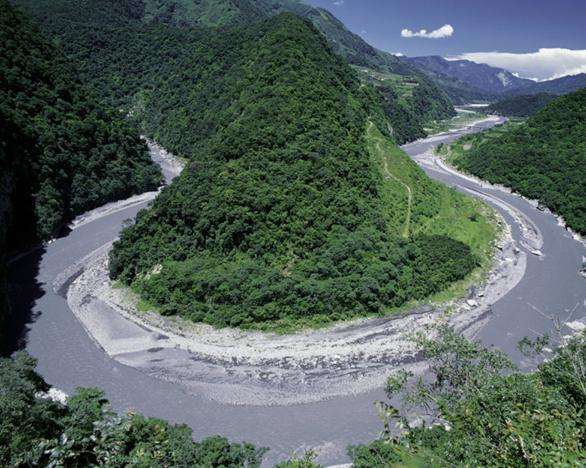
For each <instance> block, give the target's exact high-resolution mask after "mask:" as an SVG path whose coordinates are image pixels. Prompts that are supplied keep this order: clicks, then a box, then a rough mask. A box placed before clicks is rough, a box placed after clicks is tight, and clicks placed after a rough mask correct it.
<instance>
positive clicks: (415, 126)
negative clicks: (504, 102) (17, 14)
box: [18, 0, 454, 143]
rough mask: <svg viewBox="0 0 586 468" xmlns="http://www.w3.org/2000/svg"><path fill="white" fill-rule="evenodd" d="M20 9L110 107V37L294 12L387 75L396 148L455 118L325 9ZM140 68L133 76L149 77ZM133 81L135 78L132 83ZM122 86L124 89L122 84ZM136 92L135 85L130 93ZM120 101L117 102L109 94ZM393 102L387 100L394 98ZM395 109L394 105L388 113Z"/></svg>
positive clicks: (423, 85) (413, 77)
mask: <svg viewBox="0 0 586 468" xmlns="http://www.w3.org/2000/svg"><path fill="white" fill-rule="evenodd" d="M18 3H19V4H21V5H24V6H26V8H27V9H28V10H29V11H31V12H32V13H33V14H35V15H36V16H37V17H38V18H39V19H40V20H41V21H42V23H43V24H44V26H45V27H46V28H47V30H48V31H49V32H50V33H52V34H56V35H57V36H58V37H59V38H60V40H61V43H62V44H63V46H64V47H65V48H66V50H67V52H68V54H69V55H70V56H71V57H73V58H74V59H75V60H80V61H81V62H82V64H84V69H83V71H84V72H85V73H84V74H85V78H86V79H87V80H88V81H90V82H91V83H93V84H94V86H95V87H96V88H97V89H98V90H99V91H100V92H101V95H102V97H104V98H107V99H111V102H112V104H115V105H120V106H122V105H126V104H127V101H125V98H127V97H128V96H127V95H125V94H124V92H127V91H128V90H125V89H119V90H112V89H109V88H108V85H107V83H112V81H111V80H109V79H104V78H109V77H104V72H105V71H106V72H108V69H112V65H111V62H112V59H111V57H110V55H111V54H113V53H114V54H116V53H117V52H118V51H116V50H114V51H113V50H111V49H108V48H107V47H104V44H108V42H109V38H108V35H110V34H112V30H113V29H116V28H118V27H120V26H135V27H136V26H137V25H150V26H153V25H156V24H169V25H173V26H197V27H210V26H224V27H226V26H233V25H245V24H252V23H254V22H256V21H259V20H262V19H266V18H269V17H272V16H274V15H275V14H279V13H282V12H292V13H294V14H296V15H298V16H300V17H302V18H305V19H307V20H308V21H310V22H311V23H312V24H313V25H314V26H315V27H316V28H317V29H318V30H319V31H321V32H322V34H324V36H325V37H326V38H327V40H328V44H329V46H330V47H331V48H332V49H333V50H334V52H336V53H337V54H339V55H341V56H342V57H344V58H345V59H346V60H348V61H349V62H350V63H351V64H354V65H356V66H357V67H358V69H359V70H360V72H361V73H364V78H365V80H370V75H372V74H373V73H376V74H381V73H382V74H385V75H387V76H388V78H389V80H385V82H384V83H378V87H379V88H381V89H382V91H383V92H382V94H383V95H384V98H383V97H382V96H381V99H385V100H386V103H387V106H386V108H387V109H388V112H387V115H388V117H389V119H390V121H391V124H392V126H393V128H394V130H395V131H394V133H395V137H396V139H397V141H398V142H399V143H404V142H406V141H411V140H413V139H416V138H419V137H421V136H424V135H425V132H424V130H423V128H424V126H425V124H426V123H427V122H429V121H431V120H437V119H443V118H447V117H451V116H453V115H454V109H453V106H452V103H451V101H450V99H449V97H448V96H447V95H446V94H445V93H444V92H443V91H442V90H440V89H439V88H438V87H437V86H436V85H435V84H434V83H433V81H432V80H430V79H429V78H427V77H426V76H425V75H424V74H422V73H420V72H418V71H417V70H416V69H415V68H413V67H412V66H411V65H409V64H408V63H406V62H404V61H402V60H400V59H399V58H397V57H395V56H394V55H392V54H388V53H386V52H382V51H379V50H377V49H375V48H373V47H371V46H370V45H369V44H367V43H366V42H365V41H364V40H363V39H362V38H360V37H359V36H357V35H356V34H353V33H352V32H350V31H349V30H348V29H346V27H345V26H344V25H343V24H342V23H341V22H340V21H339V20H337V19H336V18H335V17H334V16H333V15H332V14H331V13H329V12H328V11H326V10H322V9H318V8H313V7H311V6H308V5H305V4H303V3H301V2H298V1H296V0H258V1H251V0H215V1H211V0H205V1H200V2H193V1H188V0H124V1H122V2H119V1H116V2H114V1H113V0H102V1H101V2H96V1H92V0H81V1H80V2H72V1H71V0H54V1H53V0H18ZM119 65H120V66H119V69H118V70H112V71H111V72H110V74H111V75H119V74H125V73H126V71H127V70H125V69H128V67H126V66H125V64H124V63H123V62H120V63H119ZM144 73H145V72H144V70H141V69H140V68H139V66H138V65H135V67H134V68H133V70H132V73H128V75H131V74H134V75H144ZM130 79H133V80H135V81H136V80H137V79H139V78H138V77H134V78H130ZM405 83H406V84H407V85H408V86H410V92H409V94H408V95H404V93H402V89H403V88H405ZM119 84H120V85H121V86H122V88H124V83H123V82H122V83H119ZM133 89H135V87H133ZM113 91H114V92H115V93H116V96H115V97H113V96H112V92H113ZM391 95H392V96H395V98H393V99H390V97H391ZM391 104H392V107H389V106H390V105H391Z"/></svg>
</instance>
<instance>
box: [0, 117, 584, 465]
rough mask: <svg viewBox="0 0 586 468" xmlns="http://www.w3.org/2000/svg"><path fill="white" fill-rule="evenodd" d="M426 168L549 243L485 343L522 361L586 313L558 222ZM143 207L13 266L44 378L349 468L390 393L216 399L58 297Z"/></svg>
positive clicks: (282, 453) (577, 256) (417, 147)
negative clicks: (482, 197) (486, 199)
mask: <svg viewBox="0 0 586 468" xmlns="http://www.w3.org/2000/svg"><path fill="white" fill-rule="evenodd" d="M493 124H494V122H492V123H484V124H479V125H477V126H475V127H473V128H470V129H467V130H465V131H461V132H456V133H452V134H448V135H445V136H442V137H440V138H438V137H436V138H433V139H428V140H423V141H420V142H416V143H413V144H410V145H406V146H405V147H404V149H405V151H406V152H407V153H408V154H409V155H411V156H412V157H414V158H415V159H416V160H417V158H418V156H419V157H420V156H421V155H422V154H424V153H426V152H428V151H429V150H430V149H431V148H432V147H433V146H434V145H437V144H439V143H441V142H449V141H452V140H454V139H456V138H457V137H459V136H460V135H461V134H462V133H468V132H472V131H479V130H481V129H483V128H484V127H486V126H489V125H493ZM422 167H423V168H424V170H425V171H426V172H427V173H428V174H429V175H430V176H431V177H433V178H435V179H438V180H441V181H443V182H445V183H446V184H448V185H452V186H455V187H456V188H458V189H463V188H464V187H467V188H470V189H473V190H477V191H480V192H485V193H490V194H491V195H492V196H495V197H498V198H499V199H501V200H503V201H505V202H507V203H508V204H510V205H513V206H514V207H516V208H517V209H519V210H520V211H522V212H523V213H524V214H525V215H526V216H527V217H529V218H530V219H531V220H532V221H533V223H534V224H535V225H536V226H537V227H538V228H539V230H540V231H541V234H542V236H543V241H544V244H543V248H542V252H543V256H534V255H528V262H527V270H526V274H525V276H524V277H523V279H522V280H521V282H520V283H519V284H518V285H517V286H516V287H515V288H514V289H512V290H511V291H510V292H509V293H508V294H507V295H506V296H505V297H503V298H502V299H501V300H499V301H498V302H497V303H495V304H494V306H493V308H492V312H491V314H490V319H489V320H488V321H487V323H486V324H485V325H484V326H483V327H482V328H481V329H480V330H479V331H478V333H477V337H478V338H480V339H481V340H482V341H483V342H484V343H486V344H488V345H495V346H497V347H498V348H501V349H503V350H505V351H506V352H507V353H509V354H510V355H511V356H512V357H513V358H514V359H515V360H517V361H518V362H521V363H522V360H521V356H520V355H519V354H518V352H517V351H516V344H517V342H518V341H519V340H520V339H521V338H523V337H524V336H526V335H530V336H531V335H533V334H534V333H540V332H546V331H549V330H550V329H551V327H552V323H551V320H549V319H547V318H546V317H545V315H556V316H559V317H560V318H561V320H562V321H567V320H568V315H569V314H570V312H571V313H572V317H571V319H572V320H575V319H580V318H584V317H585V316H586V305H585V301H586V299H585V298H586V280H585V279H584V278H582V277H581V276H580V275H579V274H578V271H579V269H580V267H581V263H582V257H583V255H586V251H585V248H584V246H583V245H582V244H581V243H579V242H577V241H575V240H574V239H573V238H572V236H571V234H570V233H569V232H568V231H566V230H564V229H563V228H561V227H560V226H559V225H558V223H557V220H556V218H555V217H554V216H552V215H551V214H548V213H544V212H541V211H539V210H537V209H536V208H534V207H533V206H532V205H531V204H530V203H528V202H527V201H525V200H523V199H521V198H520V197H517V196H515V195H512V194H507V193H504V192H502V191H498V190H494V189H487V188H483V187H481V186H480V185H478V184H476V183H474V182H472V181H469V180H467V179H465V178H462V177H458V176H457V175H454V174H448V173H446V172H444V171H441V170H439V168H438V169H436V168H434V167H433V166H432V165H429V164H423V165H422ZM144 206H145V203H142V204H137V205H134V206H130V207H128V208H126V209H124V210H122V211H117V212H114V213H112V214H109V215H107V216H103V217H100V218H98V219H95V220H93V221H89V222H87V223H85V224H83V225H81V226H79V227H78V228H77V229H75V230H73V231H71V232H70V233H69V234H68V235H67V236H65V237H62V238H60V239H57V240H55V241H54V242H52V243H51V244H49V245H47V246H46V247H45V248H44V249H42V250H38V251H35V252H32V253H30V254H28V255H26V256H23V257H21V258H19V259H18V260H16V261H14V262H13V263H12V264H11V267H10V276H11V282H12V283H13V285H14V291H15V295H16V299H17V302H18V307H21V308H22V312H23V313H29V314H30V320H29V321H28V323H27V325H26V334H25V341H24V347H25V348H26V350H27V351H28V352H29V353H30V354H31V355H33V356H34V357H35V358H37V359H38V371H39V372H40V374H41V375H42V376H43V377H44V378H45V379H46V380H47V382H48V383H50V384H51V385H54V386H55V387H57V388H60V389H62V390H64V391H65V392H67V393H71V392H72V391H74V389H75V388H76V387H86V386H97V387H100V388H102V389H103V390H104V391H105V393H106V396H107V397H108V399H109V400H110V401H111V404H112V407H113V408H114V409H116V410H119V411H126V410H128V409H132V410H135V411H139V412H142V413H144V414H145V415H147V416H155V417H160V418H164V419H167V420H169V421H172V422H175V423H185V424H188V425H189V426H190V427H191V428H193V432H194V436H195V437H196V438H201V437H205V436H209V435H214V434H222V435H225V436H227V437H229V438H230V439H232V440H234V441H243V440H245V441H249V442H252V443H254V444H257V445H259V446H265V447H270V449H271V450H270V452H269V453H268V455H267V456H266V461H265V463H266V464H267V465H271V464H273V463H274V462H275V461H278V460H281V459H283V458H287V457H289V456H290V455H291V454H292V453H293V452H295V451H299V450H303V449H309V448H314V449H317V450H318V452H319V453H320V458H319V461H320V462H321V463H324V464H334V463H343V462H345V461H347V456H346V447H347V446H348V445H349V444H356V443H360V442H365V441H368V440H371V439H373V438H374V437H376V436H377V434H378V433H379V432H380V430H381V424H380V421H379V419H378V416H377V412H376V410H375V406H374V402H375V401H376V400H380V399H384V393H383V391H382V389H381V390H377V391H372V392H368V393H363V394H360V395H356V396H348V397H341V398H335V399H331V400H326V401H320V402H316V403H309V404H299V405H292V406H271V407H264V406H232V405H226V404H221V403H218V402H215V401H211V400H209V399H207V398H204V397H203V396H201V395H198V394H193V393H192V392H188V391H186V389H185V388H183V387H181V386H178V385H175V384H173V383H170V382H165V381H163V380H160V379H156V378H153V377H151V376H149V375H146V374H144V373H142V372H140V371H138V370H136V369H134V368H131V367H127V366H124V365H122V364H119V363H117V362H116V361H114V360H112V359H110V358H109V357H108V356H107V355H106V354H105V353H104V352H103V351H102V350H101V348H99V347H98V346H97V345H96V344H95V343H94V341H92V339H90V337H89V336H88V334H87V333H86V331H85V330H84V328H83V327H82V326H81V324H80V323H79V322H78V321H77V320H76V318H75V317H74V315H73V314H72V312H71V311H70V310H69V307H68V305H67V302H66V300H65V298H64V297H63V295H60V294H58V293H56V292H54V291H53V289H52V287H51V285H52V283H53V280H54V279H55V277H56V276H57V275H59V274H60V273H61V272H63V271H64V270H65V269H66V268H67V267H69V266H71V265H72V264H74V263H76V262H77V261H79V260H80V259H81V258H83V257H84V256H86V255H87V254H89V253H90V252H92V251H94V250H95V249H97V248H98V247H100V246H102V245H104V244H106V243H108V242H110V241H111V240H112V239H115V238H116V237H117V235H118V233H119V231H120V229H121V227H122V225H123V223H124V222H125V220H128V219H130V218H133V217H134V216H135V214H136V213H137V212H138V210H139V209H142V208H144ZM497 209H499V211H502V210H501V209H500V208H498V207H497ZM502 214H503V216H504V218H505V219H506V220H507V221H509V222H510V224H511V226H512V233H513V237H514V238H515V239H518V238H519V237H520V232H519V227H518V226H517V225H516V224H515V223H513V222H512V220H511V218H510V215H509V214H508V213H506V212H504V211H503V212H502Z"/></svg>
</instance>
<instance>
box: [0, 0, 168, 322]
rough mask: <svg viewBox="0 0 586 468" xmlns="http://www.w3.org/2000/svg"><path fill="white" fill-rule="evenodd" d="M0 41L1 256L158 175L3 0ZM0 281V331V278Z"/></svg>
mask: <svg viewBox="0 0 586 468" xmlns="http://www.w3.org/2000/svg"><path fill="white" fill-rule="evenodd" d="M0 44H1V45H0V69H1V70H2V79H1V80H0V119H1V122H2V125H1V126H0V178H1V180H0V252H1V255H2V256H4V255H5V254H6V252H11V251H14V250H16V249H19V248H22V247H25V246H29V245H31V244H33V243H35V242H38V241H42V240H46V239H48V238H49V237H50V236H52V235H54V234H56V233H57V231H58V230H59V229H60V228H61V227H62V226H63V224H64V223H66V222H67V221H69V220H71V219H72V217H74V216H75V215H77V214H79V213H82V212H84V211H87V210H88V209H91V208H95V207H97V206H100V205H103V204H104V203H106V202H109V201H112V200H117V199H121V198H126V197H128V196H130V195H132V194H135V193H140V192H144V191H147V190H152V189H154V188H156V187H157V186H158V185H159V183H160V181H161V178H160V173H159V170H158V168H157V167H156V166H155V165H154V164H152V162H151V160H150V158H149V155H148V150H147V148H146V145H145V143H144V142H143V141H141V139H140V138H139V134H138V132H137V130H136V129H135V128H134V127H132V126H131V125H130V124H129V123H128V122H127V121H126V120H125V119H124V116H123V115H120V113H119V112H117V111H115V110H113V109H109V108H107V107H104V106H102V105H101V104H99V103H98V101H96V99H95V98H94V97H93V95H92V93H91V92H89V91H88V89H87V88H86V87H84V86H83V85H82V84H81V82H80V79H79V78H78V76H77V75H76V73H75V71H74V67H73V66H72V64H71V62H69V61H68V60H67V59H66V58H65V56H64V55H63V53H62V52H61V50H60V49H59V48H58V47H55V46H54V45H52V44H50V43H49V42H48V41H47V40H46V39H45V37H44V36H43V35H42V34H41V33H40V32H39V31H38V30H37V29H36V27H35V26H33V25H32V24H31V22H30V21H29V20H28V19H27V18H25V17H24V16H23V15H21V14H20V13H17V12H16V11H14V10H13V9H12V7H11V6H10V5H9V4H8V3H7V2H6V0H1V1H0ZM1 262H2V263H3V262H4V259H1ZM0 269H1V270H2V271H0V280H1V279H2V277H3V276H4V271H3V269H4V265H2V266H1V267H0ZM0 290H1V291H2V292H1V293H0V300H1V301H2V310H1V311H0V317H1V318H2V319H1V320H0V322H2V326H0V329H1V330H2V331H3V332H4V331H5V330H6V328H7V327H6V326H5V325H6V324H5V321H4V319H7V315H8V313H7V312H6V308H7V305H6V304H7V302H6V300H5V289H4V281H2V286H1V287H0Z"/></svg>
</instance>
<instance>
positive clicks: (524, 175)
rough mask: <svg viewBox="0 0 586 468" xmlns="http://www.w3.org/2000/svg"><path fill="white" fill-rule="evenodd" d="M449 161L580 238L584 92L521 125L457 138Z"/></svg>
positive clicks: (583, 228)
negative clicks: (537, 205) (535, 205)
mask: <svg viewBox="0 0 586 468" xmlns="http://www.w3.org/2000/svg"><path fill="white" fill-rule="evenodd" d="M470 145H471V146H470ZM449 160H450V162H452V163H453V164H454V165H455V166H457V167H458V168H460V169H463V170H465V171H468V172H470V173H472V174H474V175H476V176H478V177H481V178H483V179H486V180H488V181H490V182H493V183H497V184H503V185H506V186H508V187H511V188H512V189H513V190H515V191H517V192H519V193H521V194H522V195H524V196H526V197H528V198H531V199H538V200H539V201H540V202H541V203H542V204H543V205H545V206H547V207H548V208H550V209H551V210H552V211H554V212H556V213H558V214H559V215H561V216H562V217H563V218H564V219H565V221H566V222H567V224H568V226H569V227H571V228H572V229H574V230H576V231H577V232H579V233H581V234H584V233H586V197H585V196H584V194H586V89H583V90H581V91H578V92H576V93H572V94H568V95H566V96H562V97H559V98H557V99H555V100H554V101H552V102H550V103H549V104H548V105H547V106H546V107H545V108H544V109H542V110H541V111H539V112H537V113H536V114H535V115H533V116H532V117H530V118H529V119H528V120H527V121H526V122H525V123H524V124H522V125H515V126H511V127H509V128H506V127H505V128H504V129H503V128H497V129H493V130H489V131H487V132H483V133H482V134H478V135H474V136H469V137H465V138H463V139H461V140H460V141H459V142H457V143H456V144H455V145H453V146H452V148H451V151H450V156H449Z"/></svg>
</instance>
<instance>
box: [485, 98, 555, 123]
mask: <svg viewBox="0 0 586 468" xmlns="http://www.w3.org/2000/svg"><path fill="white" fill-rule="evenodd" d="M555 98H556V96H555V95H553V94H547V93H540V94H529V95H521V96H515V97H511V98H507V99H503V100H501V101H498V102H494V103H492V104H491V105H490V106H488V107H487V109H486V111H487V112H488V113H489V114H490V113H492V114H497V115H504V116H506V117H529V116H530V115H533V114H535V113H536V112H537V111H539V110H541V109H543V108H544V107H545V106H547V105H548V104H549V103H550V102H551V101H553V100H554V99H555Z"/></svg>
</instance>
